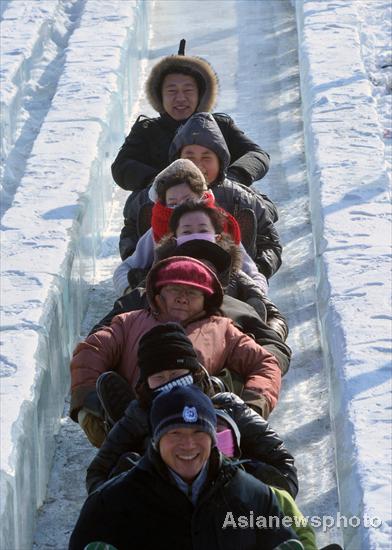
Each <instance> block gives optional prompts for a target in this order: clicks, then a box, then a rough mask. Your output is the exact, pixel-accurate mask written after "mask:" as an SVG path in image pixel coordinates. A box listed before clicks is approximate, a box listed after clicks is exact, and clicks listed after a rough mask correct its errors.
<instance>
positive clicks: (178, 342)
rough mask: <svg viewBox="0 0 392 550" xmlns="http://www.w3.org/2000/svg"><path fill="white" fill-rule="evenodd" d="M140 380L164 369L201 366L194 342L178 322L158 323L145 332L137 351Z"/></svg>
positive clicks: (193, 369) (190, 368) (191, 369)
mask: <svg viewBox="0 0 392 550" xmlns="http://www.w3.org/2000/svg"><path fill="white" fill-rule="evenodd" d="M137 357H138V364H139V369H140V380H147V378H148V377H149V376H151V375H152V374H156V373H157V372H161V371H163V370H174V369H189V370H190V371H191V372H192V371H195V370H196V369H197V368H199V367H200V363H199V361H198V359H197V354H196V351H195V349H194V347H193V344H192V342H191V341H190V340H189V338H188V336H187V335H186V334H185V332H184V329H183V328H182V326H181V325H179V324H178V323H166V324H163V325H158V326H156V327H154V328H152V329H151V330H150V331H148V332H147V333H146V334H144V335H143V336H142V337H141V339H140V342H139V348H138V352H137Z"/></svg>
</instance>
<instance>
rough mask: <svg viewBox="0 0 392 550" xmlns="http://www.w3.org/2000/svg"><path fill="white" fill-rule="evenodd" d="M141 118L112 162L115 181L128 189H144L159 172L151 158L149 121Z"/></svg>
mask: <svg viewBox="0 0 392 550" xmlns="http://www.w3.org/2000/svg"><path fill="white" fill-rule="evenodd" d="M139 119H140V117H139V118H138V120H137V121H136V122H135V124H134V125H133V127H132V129H131V131H130V133H129V135H128V137H127V138H126V140H125V142H124V144H123V146H122V147H121V149H120V151H119V153H118V155H117V157H116V159H115V161H114V162H113V164H112V176H113V179H114V181H115V182H116V183H117V185H119V186H120V187H121V188H122V189H125V190H126V191H136V190H138V189H143V188H144V187H146V186H147V185H148V184H149V183H151V181H152V180H153V179H154V177H155V176H156V175H157V174H158V172H159V169H158V168H157V167H155V166H153V165H152V161H151V159H150V148H149V143H148V140H149V135H150V134H151V131H150V128H149V123H148V122H147V121H146V120H139ZM146 124H147V126H146Z"/></svg>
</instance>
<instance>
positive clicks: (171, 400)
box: [150, 385, 216, 446]
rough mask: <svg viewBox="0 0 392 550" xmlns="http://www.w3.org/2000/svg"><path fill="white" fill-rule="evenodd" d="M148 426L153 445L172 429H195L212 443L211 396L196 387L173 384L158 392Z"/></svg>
mask: <svg viewBox="0 0 392 550" xmlns="http://www.w3.org/2000/svg"><path fill="white" fill-rule="evenodd" d="M150 420H151V427H152V433H153V440H154V444H155V446H157V445H158V443H159V440H160V439H161V437H162V436H163V435H164V434H165V433H167V432H168V431H170V430H173V429H175V428H194V427H196V426H197V428H198V429H199V430H201V431H203V432H206V433H208V434H209V435H210V436H211V439H212V441H213V443H214V444H215V443H216V413H215V409H214V406H213V404H212V402H211V399H210V398H209V397H207V395H205V394H204V393H203V392H202V391H201V390H200V389H199V388H198V387H197V386H194V385H191V386H185V387H175V388H173V389H172V390H171V391H169V392H167V393H162V394H161V395H158V396H157V397H156V398H155V399H154V401H153V404H152V408H151V415H150Z"/></svg>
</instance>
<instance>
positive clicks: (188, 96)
mask: <svg viewBox="0 0 392 550" xmlns="http://www.w3.org/2000/svg"><path fill="white" fill-rule="evenodd" d="M184 42H185V41H184ZM183 52H184V46H182V48H181V53H180V54H179V55H172V56H167V57H164V58H163V59H161V60H160V61H159V62H158V63H157V64H156V65H155V66H154V67H153V68H152V70H151V73H150V76H149V77H148V79H147V82H146V94H147V98H148V100H149V102H150V104H151V105H152V107H153V108H154V109H155V110H156V111H158V113H159V116H158V117H155V118H148V117H145V116H143V115H141V116H139V118H138V119H137V121H136V122H135V124H134V125H133V127H132V129H131V132H130V134H129V135H128V137H127V138H126V140H125V142H124V144H123V146H122V147H121V149H120V151H119V153H118V155H117V158H116V159H115V161H114V163H113V164H112V174H113V178H114V180H115V182H116V183H117V184H118V185H119V186H120V187H122V188H123V189H125V190H128V191H138V190H140V189H143V188H145V187H146V186H147V185H148V184H149V183H151V181H152V180H153V179H154V177H155V176H156V175H157V174H158V173H159V172H160V171H162V170H163V169H164V168H165V167H166V166H167V165H168V164H169V160H168V152H169V147H170V143H171V141H172V139H173V137H174V135H175V133H176V131H177V129H178V127H179V126H180V125H181V124H183V123H184V122H185V121H186V120H187V119H188V118H189V117H190V116H191V115H192V114H193V113H194V112H200V111H211V110H212V109H213V107H214V105H215V103H216V100H217V95H218V87H219V86H218V78H217V75H216V73H215V71H214V70H213V68H212V67H211V65H210V64H209V63H208V62H207V61H206V60H205V59H203V58H201V57H195V56H189V55H184V53H183ZM214 118H215V120H216V121H217V123H218V125H219V127H220V129H221V131H222V134H223V136H224V138H225V140H226V143H227V146H228V148H229V151H230V155H231V162H232V165H234V164H235V162H236V161H237V160H238V159H239V158H241V157H242V156H244V155H245V154H249V153H251V159H250V160H251V162H249V165H248V166H245V165H244V166H242V167H241V169H238V167H235V166H233V167H231V166H229V168H228V174H229V176H230V178H231V179H234V180H236V181H240V182H241V183H243V184H245V185H251V184H252V182H253V181H255V180H258V179H261V178H262V177H264V176H265V174H266V173H267V171H268V168H269V155H268V154H267V153H266V152H265V151H263V150H262V149H261V148H260V147H259V146H258V145H256V144H255V143H254V142H253V141H252V140H250V139H249V138H248V137H247V136H246V135H245V134H244V133H243V132H242V131H241V130H240V129H239V128H238V127H237V126H236V125H235V124H234V121H233V119H232V118H230V117H229V116H228V115H226V114H222V113H219V114H214Z"/></svg>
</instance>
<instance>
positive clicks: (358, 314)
mask: <svg viewBox="0 0 392 550" xmlns="http://www.w3.org/2000/svg"><path fill="white" fill-rule="evenodd" d="M295 7H296V14H297V24H298V35H299V40H298V41H299V58H300V72H301V90H302V102H303V116H304V125H305V141H306V157H307V167H308V177H309V186H310V196H311V210H312V224H313V233H314V238H315V247H316V271H317V281H318V288H317V292H318V309H319V320H320V328H321V334H322V340H323V348H324V357H325V361H326V363H327V365H328V367H329V371H330V380H331V392H330V394H331V396H332V398H333V401H332V403H331V416H332V418H333V421H334V429H335V436H336V454H337V457H336V458H337V474H338V482H339V491H340V512H341V514H342V515H345V516H346V517H347V518H349V517H351V516H358V517H359V518H360V519H361V522H362V521H363V520H364V518H366V517H378V518H380V519H381V520H382V524H381V526H379V525H377V527H378V528H377V529H376V528H370V529H369V528H366V527H364V526H363V523H361V525H360V526H358V527H355V528H354V527H348V529H345V531H344V536H345V548H346V549H355V550H357V549H358V548H365V547H366V548H387V547H389V544H390V537H391V531H390V519H391V508H390V506H391V501H392V499H391V489H390V482H389V476H390V435H391V434H390V430H389V429H388V426H389V421H390V394H389V391H390V372H389V366H390V319H391V315H390V313H391V306H390V304H389V303H388V300H389V298H390V280H391V279H390V256H389V253H390V250H389V243H390V241H389V239H390V235H391V227H390V222H389V215H390V198H389V195H388V190H389V184H390V182H389V179H388V173H387V170H386V166H385V161H384V144H383V141H382V135H383V129H382V126H381V125H380V123H379V120H378V116H377V112H376V108H375V105H376V104H375V100H374V99H373V97H372V88H371V83H370V82H369V79H368V75H367V74H366V71H365V68H364V64H363V59H362V58H361V42H362V37H361V35H360V24H359V21H358V14H357V11H356V10H357V7H358V3H357V2H355V1H349V0H334V1H333V2H329V1H325V2H322V3H320V2H319V1H313V0H297V1H296V3H295ZM320 44H323V47H322V48H320ZM388 404H389V406H388ZM377 523H378V522H377Z"/></svg>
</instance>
